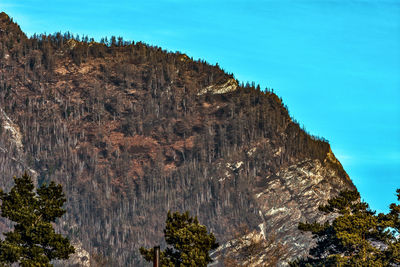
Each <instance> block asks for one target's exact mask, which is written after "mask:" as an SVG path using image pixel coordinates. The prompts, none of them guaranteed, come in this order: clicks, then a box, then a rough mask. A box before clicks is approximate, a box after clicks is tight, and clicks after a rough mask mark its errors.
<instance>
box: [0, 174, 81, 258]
mask: <svg viewBox="0 0 400 267" xmlns="http://www.w3.org/2000/svg"><path fill="white" fill-rule="evenodd" d="M14 182H15V185H14V187H13V188H12V189H11V191H10V192H9V193H4V192H3V191H0V200H1V201H2V203H1V216H3V217H5V218H8V219H10V220H11V221H13V222H15V225H14V231H10V232H7V233H5V234H4V235H5V240H1V241H0V263H5V264H13V263H18V264H20V265H21V266H52V265H51V264H50V261H51V260H54V259H68V257H69V255H70V254H72V253H74V251H75V249H74V247H73V246H72V245H71V244H70V242H69V240H68V238H66V237H63V236H62V235H61V234H57V233H56V232H55V231H54V228H53V225H52V223H54V222H55V221H56V219H57V218H59V217H61V216H62V215H63V214H64V213H65V210H64V209H63V208H62V206H63V204H64V203H65V201H66V199H65V197H64V194H63V192H62V187H61V185H56V184H55V183H54V182H51V183H50V184H49V185H46V184H43V185H42V186H40V187H39V188H38V189H37V190H36V192H35V191H34V188H35V187H34V185H33V182H32V179H31V177H30V176H29V175H28V174H26V173H25V174H24V175H22V177H20V178H16V177H14Z"/></svg>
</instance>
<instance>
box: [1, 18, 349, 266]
mask: <svg viewBox="0 0 400 267" xmlns="http://www.w3.org/2000/svg"><path fill="white" fill-rule="evenodd" d="M0 59H1V60H0V125H1V127H0V172H1V174H2V176H1V179H0V186H1V187H2V188H9V187H10V186H11V182H12V176H14V175H19V174H21V173H22V172H23V171H24V170H28V171H29V172H30V173H31V175H33V176H34V177H35V180H36V182H37V183H39V184H41V183H43V182H46V181H49V180H55V181H56V182H58V183H61V184H62V185H63V187H64V190H65V191H66V195H67V198H68V202H67V206H66V208H67V214H66V215H65V216H64V217H63V220H62V221H61V222H60V225H61V227H60V231H63V232H64V233H66V234H68V236H69V237H70V238H71V239H72V240H74V242H76V243H79V244H81V247H82V251H83V252H82V253H83V254H82V255H86V256H85V261H84V263H88V262H89V261H91V262H92V263H94V262H96V264H99V265H100V264H104V265H109V266H133V265H134V266H137V265H141V264H143V262H142V259H141V257H140V256H139V255H138V248H139V247H140V246H153V245H156V244H158V243H160V242H161V240H162V230H163V228H164V220H165V216H166V214H167V211H168V210H178V211H185V210H189V211H190V212H191V214H193V215H197V216H198V218H199V221H200V222H201V223H202V224H205V225H206V226H207V228H208V229H210V230H211V231H212V232H214V233H215V235H216V237H217V240H218V242H219V243H220V244H221V245H223V244H224V243H226V242H228V241H229V240H231V239H232V238H234V236H235V230H236V229H238V228H239V227H240V226H242V225H245V226H246V227H248V229H250V230H251V231H255V232H256V233H260V234H261V236H263V237H269V236H274V238H275V239H276V242H277V243H280V244H283V245H285V246H286V247H287V250H286V252H285V255H284V256H283V257H282V260H283V259H290V258H291V257H293V256H298V255H301V254H303V253H306V252H307V250H308V248H309V246H310V245H311V243H310V242H311V239H310V236H307V235H303V234H301V233H300V232H299V231H298V230H297V223H298V222H299V221H305V220H308V221H313V220H318V221H321V220H325V219H327V218H325V217H324V216H323V214H321V213H319V212H318V211H317V207H318V205H320V204H322V203H325V201H326V200H327V199H329V198H331V197H332V195H335V194H337V192H338V191H340V190H342V189H345V188H352V189H354V188H355V187H354V185H353V184H352V182H351V180H350V178H349V177H348V176H347V174H346V172H345V171H344V170H343V168H342V166H341V164H340V163H339V162H338V161H337V159H336V158H335V156H334V154H333V153H332V151H331V149H330V146H329V144H328V143H327V142H326V141H325V140H323V139H319V138H316V137H312V136H310V135H308V134H307V133H306V132H305V131H304V130H302V129H301V127H300V126H299V124H298V123H297V122H295V121H293V120H292V119H291V118H290V116H289V114H288V110H287V109H286V107H285V106H284V105H283V104H282V100H281V99H280V98H279V97H278V96H277V95H275V94H274V93H273V92H270V91H268V90H267V91H265V92H264V91H261V90H260V89H259V87H256V86H255V85H249V84H247V85H243V84H239V82H238V81H236V80H235V79H234V77H233V75H231V74H227V73H225V72H224V71H223V70H222V69H221V68H220V67H219V66H212V65H209V64H208V63H206V62H204V61H194V60H193V59H191V58H189V57H188V56H187V55H185V54H181V53H171V52H167V51H165V50H162V49H161V48H159V47H152V46H149V45H146V44H143V43H140V42H138V43H130V42H125V41H123V40H122V38H111V40H110V41H107V40H104V41H103V42H101V43H97V42H94V41H93V40H90V39H89V38H87V37H82V38H79V39H78V38H76V37H73V36H71V35H70V34H69V33H66V34H61V33H55V34H53V35H39V36H33V37H32V38H27V36H26V35H25V34H24V33H23V32H22V31H21V29H20V28H19V26H18V25H17V24H15V23H14V22H13V21H12V20H11V19H10V18H9V17H8V16H7V15H6V14H5V13H1V14H0ZM299 90H300V89H299ZM5 227H7V223H2V224H1V225H0V228H3V229H5ZM228 250H229V248H228ZM85 251H86V252H85ZM221 251H222V252H224V253H227V254H229V251H228V252H227V251H226V249H221ZM85 253H86V254H85ZM87 253H88V254H87ZM263 255H264V254H263V253H261V254H259V255H258V256H257V257H256V260H255V262H256V261H258V262H262V261H263ZM215 256H216V257H218V255H217V254H215ZM219 257H220V258H221V257H222V256H221V255H219ZM220 262H221V260H220Z"/></svg>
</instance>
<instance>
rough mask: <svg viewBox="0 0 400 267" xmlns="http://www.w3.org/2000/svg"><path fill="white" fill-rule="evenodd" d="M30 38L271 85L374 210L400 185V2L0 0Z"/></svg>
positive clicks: (383, 205) (390, 199)
mask: <svg viewBox="0 0 400 267" xmlns="http://www.w3.org/2000/svg"><path fill="white" fill-rule="evenodd" d="M0 10H1V11H5V12H6V13H8V14H9V15H10V16H11V17H13V18H14V20H15V21H17V22H18V23H19V24H20V25H21V28H22V30H23V31H25V32H26V33H27V34H28V35H30V34H33V33H35V32H36V33H43V32H47V33H53V32H56V31H63V32H64V31H70V32H72V33H76V34H80V35H82V34H87V35H89V36H90V37H95V38H96V39H97V40H99V39H100V38H101V37H103V36H111V35H116V36H123V37H124V39H125V40H134V41H144V42H146V43H149V44H153V45H158V46H161V47H163V48H165V49H168V50H171V51H177V50H178V51H181V52H184V53H187V54H188V55H189V56H191V57H193V58H195V59H197V58H202V59H205V60H207V61H208V62H210V63H212V64H215V63H217V62H218V63H219V65H220V66H221V67H222V68H224V69H225V70H226V71H227V72H230V73H231V72H232V73H234V74H235V77H236V78H237V79H239V80H240V81H244V82H246V81H255V82H256V83H259V84H260V85H261V86H262V88H265V87H266V86H267V87H269V88H274V90H275V92H276V93H277V94H278V95H279V96H281V97H282V98H283V101H284V103H285V104H286V105H287V106H288V107H289V111H290V114H291V115H292V116H293V117H294V118H295V119H296V120H298V121H299V122H300V123H301V124H304V125H305V128H306V129H307V130H308V131H309V132H310V133H311V134H314V135H319V136H323V137H325V138H327V139H328V140H329V141H330V143H331V146H332V150H333V152H334V153H335V154H336V156H337V157H338V158H339V160H340V161H341V162H342V164H343V166H344V167H345V170H346V171H347V172H348V173H349V175H350V177H351V178H352V179H353V181H354V183H355V184H356V186H357V188H358V189H359V191H360V192H361V195H362V197H363V199H364V200H366V201H367V202H368V203H370V205H371V207H372V208H373V209H377V210H378V211H386V210H387V207H388V205H389V203H391V202H394V201H395V199H396V198H395V189H396V188H400V176H399V174H400V1H397V0H396V1H384V0H381V1H377V0H376V1H369V0H363V1H352V0H343V1H322V0H320V1H317V0H314V1H296V0H293V1H289V0H275V1H272V0H271V1H261V0H259V1H254V0H249V1H243V0H230V1H218V0H212V1H211V0H205V1H200V0H192V1H189V0H185V1H184V0H160V1H153V0H147V1H134V0H130V1H128V0H115V1H103V0H96V1H93V0H86V1H81V0H80V1H77V0H69V1H64V0H63V1H61V0H52V1H44V0H0Z"/></svg>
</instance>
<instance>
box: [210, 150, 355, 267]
mask: <svg viewBox="0 0 400 267" xmlns="http://www.w3.org/2000/svg"><path fill="white" fill-rule="evenodd" d="M329 163H334V164H338V162H337V161H336V159H335V158H334V156H333V154H332V153H331V152H329V154H328V155H327V158H326V159H325V161H324V162H320V160H317V159H314V160H311V159H308V160H304V161H301V162H299V163H297V164H294V165H291V166H289V167H286V168H283V169H281V170H279V171H278V172H276V173H274V174H272V175H269V176H267V177H265V178H264V179H265V182H266V184H265V187H264V188H263V189H262V190H261V192H258V193H256V192H254V199H255V201H256V203H257V204H258V209H259V215H260V217H261V218H262V223H261V224H259V226H258V228H257V229H256V230H254V231H252V232H250V233H248V234H246V235H244V236H241V237H239V238H242V239H245V240H248V237H247V236H248V235H253V236H257V238H259V239H264V240H265V242H268V240H269V239H270V238H271V237H273V238H274V240H275V244H280V245H281V246H282V247H284V248H285V249H284V252H283V254H282V255H281V259H280V264H279V265H282V266H286V265H287V262H288V261H291V260H294V259H295V258H297V257H301V256H305V255H307V253H308V251H309V249H310V248H311V247H312V246H313V245H314V242H313V240H312V236H311V234H309V233H302V232H301V231H299V230H298V222H305V221H308V222H313V221H317V222H324V221H327V220H332V219H333V218H334V216H333V215H325V214H323V213H321V212H320V211H318V207H319V206H320V205H324V204H326V203H327V200H329V199H330V198H332V197H333V196H335V195H336V194H337V193H338V192H340V191H341V190H346V189H355V187H354V185H353V184H352V183H351V181H350V180H349V179H348V177H345V178H343V177H340V175H338V173H337V172H336V170H335V169H334V168H332V165H330V164H329ZM236 239H237V238H236ZM237 244H238V242H237V241H236V240H235V239H233V240H229V241H227V242H225V243H223V244H221V246H220V247H219V248H218V250H217V251H216V252H215V253H214V257H215V259H216V260H217V263H218V264H220V265H222V257H221V256H220V255H222V254H225V255H228V256H229V257H235V251H237V250H238V249H239V248H238V247H237V246H238V245H237ZM235 246H236V247H235ZM269 249H274V248H273V246H271V247H269ZM267 251H268V249H267ZM267 251H261V252H258V253H257V254H255V255H251V256H250V257H248V259H247V260H246V261H245V262H242V263H243V264H245V265H246V266H260V265H263V264H265V263H266V262H267V261H268V258H267V257H266V254H268V252H267Z"/></svg>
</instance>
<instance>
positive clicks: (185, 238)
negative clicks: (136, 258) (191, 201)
mask: <svg viewBox="0 0 400 267" xmlns="http://www.w3.org/2000/svg"><path fill="white" fill-rule="evenodd" d="M164 237H165V241H166V243H167V245H169V247H167V248H166V250H165V251H161V253H160V262H161V266H171V267H173V266H182V267H183V266H198V267H202V266H204V267H205V266H207V264H208V263H210V262H212V260H211V258H210V255H209V252H210V251H211V250H212V249H216V248H217V247H218V244H217V243H216V239H215V237H214V235H213V234H212V233H209V234H208V233H207V228H206V227H205V226H204V225H201V224H199V221H198V220H197V217H194V218H193V217H190V216H189V212H185V213H182V214H180V213H179V212H175V213H171V212H168V215H167V220H166V226H165V229H164ZM153 252H154V251H153V249H146V248H144V247H141V248H140V253H141V254H142V255H143V257H144V258H145V259H146V260H147V261H152V260H153Z"/></svg>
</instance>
